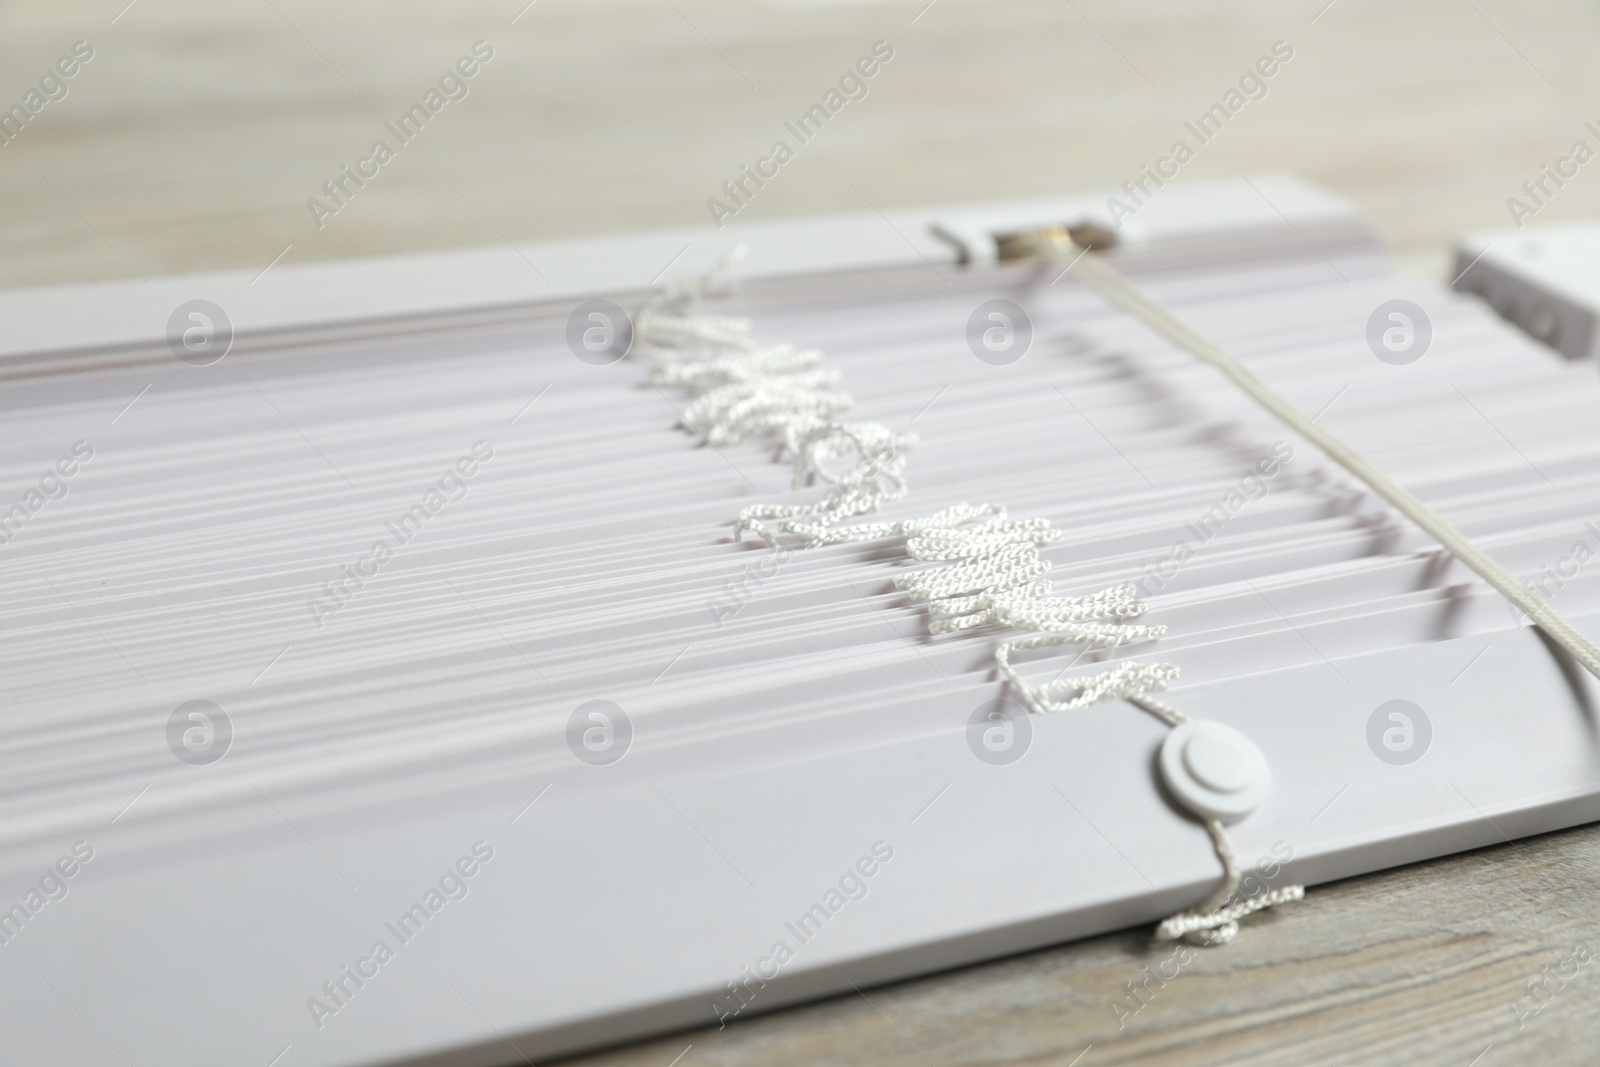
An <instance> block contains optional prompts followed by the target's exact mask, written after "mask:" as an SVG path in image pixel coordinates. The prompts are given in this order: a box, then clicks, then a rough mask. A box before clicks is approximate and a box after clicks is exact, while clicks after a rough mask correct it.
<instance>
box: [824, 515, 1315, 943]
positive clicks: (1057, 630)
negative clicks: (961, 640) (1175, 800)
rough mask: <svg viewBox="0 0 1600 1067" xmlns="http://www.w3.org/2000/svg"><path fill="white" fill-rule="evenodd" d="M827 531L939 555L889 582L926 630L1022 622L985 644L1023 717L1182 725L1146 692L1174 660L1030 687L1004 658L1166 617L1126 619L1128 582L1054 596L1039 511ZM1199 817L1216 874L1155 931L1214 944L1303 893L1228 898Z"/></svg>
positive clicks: (1229, 874)
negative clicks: (1125, 708) (1194, 901)
mask: <svg viewBox="0 0 1600 1067" xmlns="http://www.w3.org/2000/svg"><path fill="white" fill-rule="evenodd" d="M969 523H975V524H976V525H967V524H969ZM829 536H830V538H831V541H832V542H834V543H837V542H843V541H858V540H876V539H879V538H885V537H900V538H904V539H905V543H906V554H907V555H908V556H910V557H911V558H912V559H915V560H927V561H936V562H940V563H942V564H944V565H943V566H941V567H933V568H929V569H926V570H919V571H915V572H913V573H911V574H908V575H905V576H902V577H900V578H898V579H896V580H895V585H896V586H898V587H899V588H900V589H902V590H904V591H905V592H906V593H908V594H909V595H910V596H911V597H912V598H913V599H915V600H922V601H925V602H927V605H928V615H929V625H928V628H929V630H930V631H931V632H932V633H935V634H940V633H959V632H961V631H964V630H970V629H973V628H974V627H980V626H1002V627H1005V628H1007V629H1010V630H1021V631H1024V632H1028V631H1032V634H1031V635H1030V636H1027V637H1020V638H1014V639H1010V640H1006V641H1002V642H1001V643H1000V644H999V646H998V647H996V649H995V662H996V663H997V664H998V665H999V667H1000V670H1001V671H1002V672H1003V673H1004V674H1005V676H1006V678H1007V679H1009V680H1010V682H1011V684H1012V686H1013V687H1014V688H1015V689H1016V691H1017V693H1018V695H1019V696H1020V697H1021V698H1022V701H1023V703H1024V704H1026V705H1027V707H1028V710H1029V711H1030V712H1032V713H1033V714H1035V715H1046V714H1050V713H1051V712H1057V711H1068V710H1071V709H1073V708H1081V707H1085V706H1087V705H1089V704H1098V703H1101V702H1103V701H1108V700H1126V701H1128V702H1130V703H1132V704H1134V705H1135V706H1137V707H1139V708H1142V709H1144V710H1145V711H1147V712H1149V713H1150V714H1152V715H1154V716H1156V717H1157V718H1159V719H1161V720H1162V721H1163V722H1165V723H1167V725H1169V726H1174V727H1176V726H1181V725H1184V724H1186V723H1190V722H1192V720H1191V719H1190V718H1189V717H1188V716H1187V715H1185V714H1184V713H1183V712H1181V711H1179V710H1178V709H1177V708H1174V707H1172V706H1170V705H1168V704H1164V703H1162V702H1161V701H1159V700H1156V699H1154V698H1153V697H1152V696H1151V695H1150V694H1152V693H1156V692H1160V691H1161V690H1163V689H1165V688H1166V685H1167V683H1168V682H1170V681H1172V680H1174V679H1176V678H1177V677H1178V668H1177V667H1175V666H1173V665H1172V664H1170V663H1154V664H1151V663H1140V662H1138V661H1137V660H1129V661H1127V662H1125V663H1122V664H1119V665H1118V666H1116V667H1114V668H1112V669H1111V670H1108V671H1103V672H1100V673H1098V674H1090V675H1082V676H1078V677H1075V678H1066V679H1058V680H1056V681H1052V682H1047V683H1046V684H1045V685H1043V686H1039V687H1037V688H1036V687H1034V686H1032V685H1029V684H1028V683H1027V682H1026V681H1025V680H1024V679H1023V678H1022V676H1021V675H1020V674H1018V673H1017V671H1016V670H1015V668H1013V667H1012V665H1011V653H1012V652H1015V651H1022V650H1026V649H1033V648H1045V647H1052V646H1059V645H1080V646H1084V647H1090V648H1104V649H1111V648H1118V647H1120V646H1122V645H1125V644H1128V643H1129V642H1132V641H1141V640H1147V639H1150V638H1154V637H1159V636H1160V635H1161V634H1163V633H1165V632H1166V627H1164V626H1150V625H1142V624H1140V625H1130V624H1128V623H1127V622H1126V621H1125V620H1127V619H1130V618H1135V617H1137V616H1139V615H1142V614H1143V613H1144V608H1145V605H1144V602H1143V601H1141V600H1139V599H1138V597H1137V595H1136V590H1135V588H1134V586H1133V585H1132V584H1131V583H1127V584H1123V585H1117V586H1113V587H1111V588H1110V589H1105V590H1102V591H1101V592H1099V593H1094V594H1092V595H1090V596H1083V597H1058V596H1052V595H1051V583H1050V582H1049V581H1048V580H1047V579H1045V578H1044V575H1045V574H1047V573H1048V572H1049V570H1050V563H1049V561H1047V560H1044V559H1042V558H1040V556H1039V548H1040V546H1042V545H1045V544H1048V543H1049V542H1051V541H1054V540H1055V539H1056V538H1057V537H1059V536H1061V531H1060V530H1057V529H1056V528H1055V527H1053V526H1052V525H1051V524H1050V523H1049V521H1048V520H1046V519H1008V518H1007V517H1006V511H1005V508H1003V507H1001V506H999V505H997V504H980V505H978V506H976V507H974V506H973V505H970V504H965V503H963V504H957V505H955V506H954V507H950V508H946V509H945V510H944V511H941V512H939V513H938V514H936V515H930V516H928V517H926V518H922V519H912V520H910V521H906V522H896V523H872V524H867V525H859V526H847V527H843V528H840V529H835V530H832V531H830V532H829ZM1071 694H1076V695H1071ZM1201 822H1202V824H1203V825H1204V826H1205V828H1206V831H1207V832H1208V833H1209V834H1210V835H1211V842H1212V844H1213V846H1215V848H1216V852H1217V858H1218V859H1219V860H1221V861H1222V871H1223V876H1222V881H1221V883H1219V884H1218V886H1217V888H1216V890H1215V891H1213V892H1212V894H1211V895H1210V896H1209V897H1207V898H1206V899H1205V900H1204V901H1203V902H1202V903H1200V904H1199V905H1197V906H1195V907H1193V908H1190V909H1188V910H1185V911H1182V912H1179V913H1178V914H1177V915H1173V916H1171V917H1170V918H1168V919H1166V920H1165V921H1164V922H1162V923H1161V925H1160V926H1159V927H1158V928H1157V929H1156V937H1157V938H1159V939H1161V940H1173V939H1176V938H1179V937H1181V938H1183V939H1184V940H1186V941H1188V942H1189V943H1190V944H1194V945H1223V944H1226V943H1228V942H1229V941H1231V940H1233V938H1234V936H1235V935H1236V934H1238V932H1239V920H1240V919H1241V918H1243V917H1244V916H1246V915H1249V914H1251V913H1252V912H1256V911H1260V910H1261V909H1262V908H1270V907H1273V906H1275V905H1278V904H1285V903H1289V902H1291V901H1296V900H1300V899H1302V898H1303V897H1304V896H1305V888H1304V887H1303V886H1299V885H1289V886H1282V887H1279V888H1277V889H1274V890H1272V891H1271V892H1268V893H1264V894H1262V895H1261V896H1259V897H1255V898H1253V899H1250V900H1242V901H1236V902H1234V903H1232V904H1230V903H1228V902H1229V900H1230V899H1231V898H1232V897H1233V895H1234V892H1235V891H1236V890H1237V889H1238V887H1239V880H1240V876H1241V875H1240V870H1239V860H1238V856H1237V854H1236V853H1235V852H1234V850H1233V842H1232V841H1231V840H1230V838H1229V837H1228V832H1227V830H1226V828H1225V827H1224V826H1223V824H1222V822H1221V820H1219V819H1216V818H1202V819H1201Z"/></svg>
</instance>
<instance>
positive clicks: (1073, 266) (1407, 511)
mask: <svg viewBox="0 0 1600 1067" xmlns="http://www.w3.org/2000/svg"><path fill="white" fill-rule="evenodd" d="M1031 245H1032V247H1033V248H1034V250H1035V251H1036V253H1037V254H1038V255H1040V256H1041V257H1043V258H1045V259H1048V260H1050V261H1052V262H1055V263H1059V264H1062V265H1064V266H1065V267H1066V269H1068V270H1070V271H1071V272H1072V273H1073V275H1074V276H1075V277H1077V278H1078V279H1079V280H1080V281H1083V282H1084V283H1086V284H1087V285H1088V286H1089V287H1090V288H1092V289H1094V290H1095V292H1097V293H1099V294H1100V295H1101V296H1103V297H1105V298H1106V300H1108V301H1109V302H1110V303H1112V304H1114V305H1116V306H1117V307H1119V308H1121V309H1122V310H1124V311H1126V312H1128V313H1129V314H1131V315H1132V316H1133V317H1134V318H1136V319H1138V320H1139V321H1140V322H1142V323H1144V324H1145V325H1146V326H1148V327H1150V328H1151V329H1152V330H1154V331H1156V332H1157V333H1159V334H1160V335H1161V336H1163V337H1165V338H1166V339H1167V340H1169V341H1171V342H1172V343H1173V344H1175V345H1177V346H1178V347H1179V348H1182V349H1183V350H1184V351H1186V352H1188V353H1189V354H1191V355H1193V356H1196V357H1198V358H1199V359H1201V360H1203V361H1205V362H1206V363H1209V364H1211V365H1212V366H1213V367H1216V368H1217V369H1218V370H1220V371H1221V372H1222V373H1223V374H1225V375H1227V376H1228V378H1229V379H1230V380H1231V381H1232V382H1233V383H1234V384H1235V385H1237V386H1238V387H1239V388H1241V389H1243V390H1244V391H1245V392H1246V393H1248V394H1249V395H1250V396H1251V398H1252V399H1254V400H1255V401H1256V403H1258V404H1260V405H1261V406H1262V407H1263V408H1266V409H1267V411H1269V412H1271V413H1272V415H1274V416H1275V417H1276V418H1277V419H1278V420H1279V421H1281V422H1283V423H1284V424H1285V425H1286V426H1288V427H1289V428H1290V429H1292V430H1294V431H1295V432H1296V433H1298V434H1300V435H1301V436H1302V437H1304V438H1305V439H1306V440H1308V441H1310V442H1311V443H1312V444H1314V445H1316V446H1317V447H1318V448H1320V449H1322V451H1323V452H1325V453H1326V454H1327V455H1328V456H1329V457H1330V458H1332V459H1333V461H1334V462H1336V463H1338V464H1339V465H1340V466H1341V467H1343V468H1344V469H1345V470H1347V471H1349V472H1350V473H1351V474H1353V475H1355V476H1356V477H1357V478H1359V479H1361V481H1362V482H1364V483H1365V484H1366V485H1367V486H1368V487H1369V488H1370V489H1372V491H1373V492H1375V493H1377V494H1378V495H1379V496H1381V497H1382V498H1383V499H1384V500H1387V501H1388V502H1389V503H1390V504H1392V505H1393V506H1394V508H1395V510H1397V511H1399V512H1400V513H1401V514H1402V515H1404V516H1405V517H1406V518H1408V519H1410V520H1411V521H1412V522H1414V523H1416V524H1417V525H1418V526H1419V527H1421V528H1422V530H1423V531H1424V532H1425V533H1427V534H1428V536H1430V537H1432V538H1433V539H1434V540H1435V541H1438V542H1439V544H1441V545H1443V546H1444V548H1445V550H1446V551H1448V552H1449V553H1450V554H1451V555H1453V556H1455V557H1456V558H1457V559H1459V560H1460V561H1461V562H1462V563H1464V564H1466V565H1467V566H1468V567H1470V568H1471V569H1472V570H1473V571H1475V572H1477V574H1478V576H1479V577H1481V578H1482V579H1483V580H1484V581H1486V582H1488V583H1489V584H1490V585H1491V586H1493V587H1494V588H1495V589H1496V590H1498V591H1499V593H1500V595H1501V596H1504V597H1505V598H1506V599H1507V600H1509V601H1511V603H1513V604H1515V605H1516V606H1517V607H1518V608H1520V609H1521V610H1522V611H1523V612H1525V613H1526V614H1527V616H1528V617H1529V618H1530V619H1532V620H1533V621H1534V623H1535V624H1536V625H1538V627H1539V628H1540V629H1541V630H1543V631H1544V632H1545V633H1546V634H1548V635H1549V637H1550V638H1551V640H1553V641H1555V642H1556V643H1557V644H1559V645H1560V646H1561V647H1562V648H1564V649H1566V650H1567V651H1568V652H1569V653H1571V654H1572V657H1573V658H1574V659H1576V660H1577V661H1578V662H1579V663H1581V664H1583V666H1584V667H1585V668H1586V669H1587V670H1588V671H1589V673H1590V674H1592V675H1594V676H1595V677H1596V678H1600V648H1596V647H1595V645H1594V643H1593V642H1591V641H1590V640H1589V639H1588V638H1586V637H1584V636H1583V635H1582V634H1580V633H1579V632H1578V631H1577V630H1576V629H1575V628H1574V627H1573V626H1572V624H1571V623H1569V622H1568V621H1567V620H1566V619H1564V618H1562V617H1561V615H1560V614H1558V613H1557V612H1556V611H1554V610H1553V609H1552V608H1551V607H1550V605H1549V604H1547V603H1546V602H1545V601H1544V600H1542V599H1541V598H1540V597H1538V596H1537V595H1535V594H1534V593H1532V592H1530V591H1529V590H1528V589H1526V588H1524V587H1523V586H1522V585H1521V584H1520V583H1519V582H1518V581H1517V580H1516V579H1515V578H1514V577H1512V576H1511V573H1510V572H1509V571H1507V570H1506V569H1505V568H1504V567H1502V566H1500V564H1498V563H1496V562H1495V561H1494V559H1492V558H1491V557H1490V556H1489V555H1488V554H1487V553H1485V552H1484V551H1483V550H1482V549H1480V548H1478V546H1477V545H1475V544H1473V543H1472V541H1470V540H1469V539H1468V538H1467V537H1466V535H1464V534H1463V533H1462V532H1461V531H1460V530H1457V529H1456V528H1455V527H1454V526H1452V525H1450V523H1448V522H1446V521H1445V520H1444V519H1443V518H1441V517H1440V516H1439V515H1438V514H1437V513H1436V512H1434V510H1433V509H1432V508H1430V507H1428V506H1427V505H1426V504H1424V503H1423V502H1422V501H1420V500H1418V499H1417V498H1416V497H1414V496H1412V495H1411V494H1410V493H1409V492H1407V491H1406V490H1405V489H1402V488H1401V487H1400V486H1398V485H1396V484H1395V483H1394V482H1392V481H1390V480H1389V479H1388V478H1387V477H1386V476H1385V475H1384V474H1383V472H1381V471H1379V470H1378V469H1377V468H1376V467H1374V466H1373V465H1372V464H1370V463H1368V462H1367V461H1366V460H1365V459H1363V458H1362V457H1361V455H1360V454H1359V453H1357V452H1356V451H1355V450H1354V449H1352V448H1351V447H1350V446H1349V445H1347V444H1345V443H1344V442H1343V441H1341V440H1339V438H1337V437H1335V436H1334V435H1333V434H1331V433H1329V432H1328V431H1327V430H1324V429H1323V428H1322V427H1320V426H1318V425H1317V424H1316V423H1314V422H1312V421H1311V420H1310V419H1308V418H1306V417H1305V416H1304V415H1302V414H1300V412H1299V411H1297V410H1296V409H1295V408H1294V406H1293V405H1291V404H1290V403H1289V402H1288V401H1287V400H1285V399H1283V397H1281V396H1279V395H1278V394H1277V393H1275V392H1273V391H1272V389H1271V388H1269V387H1268V386H1267V384H1266V383H1265V382H1263V381H1262V380H1261V379H1260V378H1257V377H1256V376H1255V375H1254V374H1253V373H1251V372H1250V370H1249V369H1248V368H1246V367H1245V366H1244V364H1242V363H1240V362H1239V361H1238V360H1237V359H1235V358H1234V357H1232V356H1230V355H1229V354H1228V353H1226V352H1224V351H1223V350H1222V349H1220V348H1218V347H1217V346H1216V345H1214V344H1212V343H1211V342H1210V341H1207V340H1206V339H1205V338H1204V337H1201V336H1200V335H1199V334H1197V333H1195V332H1194V331H1193V330H1191V329H1189V327H1187V326H1185V325H1184V324H1183V323H1182V322H1181V321H1179V319H1178V318H1177V317H1176V316H1175V315H1173V314H1172V313H1171V312H1170V311H1168V310H1167V309H1166V308H1164V307H1162V306H1161V305H1160V304H1158V303H1156V302H1155V301H1154V300H1151V299H1150V298H1149V297H1147V296H1145V295H1144V293H1142V292H1140V291H1139V290H1138V289H1137V288H1135V287H1134V285H1133V284H1132V283H1131V282H1129V281H1128V279H1127V278H1125V277H1123V276H1122V274H1121V273H1119V272H1118V271H1117V270H1116V269H1115V268H1114V267H1112V266H1111V265H1110V264H1108V263H1106V262H1105V260H1103V259H1102V258H1100V257H1099V256H1098V255H1096V254H1095V253H1094V252H1092V251H1090V250H1089V249H1088V248H1083V249H1081V250H1079V251H1076V252H1074V251H1073V249H1074V248H1075V247H1076V246H1074V245H1073V244H1072V242H1071V239H1070V238H1069V237H1068V236H1067V235H1066V234H1065V233H1063V232H1061V231H1057V230H1046V231H1040V232H1038V233H1037V234H1035V235H1032V236H1031Z"/></svg>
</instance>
